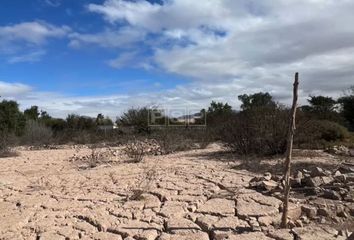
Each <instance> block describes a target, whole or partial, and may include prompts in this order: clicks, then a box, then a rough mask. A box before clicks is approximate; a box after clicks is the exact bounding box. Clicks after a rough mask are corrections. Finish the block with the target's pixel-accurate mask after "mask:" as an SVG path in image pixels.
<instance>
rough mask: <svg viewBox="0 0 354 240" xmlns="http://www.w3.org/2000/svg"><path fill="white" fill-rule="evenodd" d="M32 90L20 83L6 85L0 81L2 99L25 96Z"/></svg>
mask: <svg viewBox="0 0 354 240" xmlns="http://www.w3.org/2000/svg"><path fill="white" fill-rule="evenodd" d="M31 90H32V88H31V87H30V86H28V85H25V84H22V83H8V82H3V81H0V96H1V97H2V98H3V97H16V96H21V95H23V94H27V93H29V92H30V91H31Z"/></svg>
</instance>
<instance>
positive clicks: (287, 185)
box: [281, 73, 299, 228]
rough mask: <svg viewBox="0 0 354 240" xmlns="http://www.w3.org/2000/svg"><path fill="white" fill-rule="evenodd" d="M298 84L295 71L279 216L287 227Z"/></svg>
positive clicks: (283, 225) (297, 76)
mask: <svg viewBox="0 0 354 240" xmlns="http://www.w3.org/2000/svg"><path fill="white" fill-rule="evenodd" d="M298 86H299V73H295V81H294V88H293V105H292V107H291V113H290V121H289V130H288V139H287V148H286V160H285V166H284V180H285V186H284V199H283V215H282V218H281V227H282V228H287V224H288V205H289V193H290V163H291V154H292V151H293V138H294V133H295V129H296V127H295V116H296V108H297V98H298V96H297V89H298Z"/></svg>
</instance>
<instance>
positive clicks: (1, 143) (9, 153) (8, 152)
mask: <svg viewBox="0 0 354 240" xmlns="http://www.w3.org/2000/svg"><path fill="white" fill-rule="evenodd" d="M13 138H14V137H13V136H11V135H9V134H7V132H6V131H0V158H6V157H15V156H18V153H17V152H16V151H13V150H12V149H11V148H10V145H11V144H10V142H12V141H14V140H13Z"/></svg>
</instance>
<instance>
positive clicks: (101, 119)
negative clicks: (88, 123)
mask: <svg viewBox="0 0 354 240" xmlns="http://www.w3.org/2000/svg"><path fill="white" fill-rule="evenodd" d="M96 125H97V126H107V125H113V121H112V120H111V119H110V118H109V117H105V116H104V115H103V114H102V113H99V114H98V115H97V117H96Z"/></svg>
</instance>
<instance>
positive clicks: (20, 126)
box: [0, 100, 25, 135]
mask: <svg viewBox="0 0 354 240" xmlns="http://www.w3.org/2000/svg"><path fill="white" fill-rule="evenodd" d="M24 127H25V118H24V115H23V114H22V112H20V110H19V108H18V103H17V102H15V101H7V100H3V101H2V102H0V133H1V134H16V135H21V134H22V133H23V130H24Z"/></svg>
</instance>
